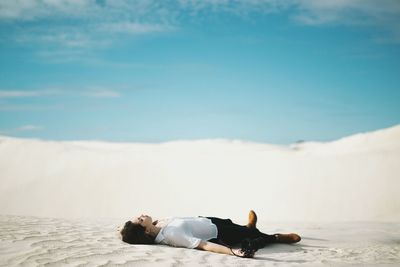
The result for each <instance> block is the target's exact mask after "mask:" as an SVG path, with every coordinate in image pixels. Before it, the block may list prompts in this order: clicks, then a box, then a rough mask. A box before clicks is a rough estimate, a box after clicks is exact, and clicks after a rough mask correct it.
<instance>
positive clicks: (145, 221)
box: [131, 214, 153, 229]
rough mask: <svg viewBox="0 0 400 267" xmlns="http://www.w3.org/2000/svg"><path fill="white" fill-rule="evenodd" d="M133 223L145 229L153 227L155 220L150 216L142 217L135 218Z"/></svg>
mask: <svg viewBox="0 0 400 267" xmlns="http://www.w3.org/2000/svg"><path fill="white" fill-rule="evenodd" d="M131 222H132V223H136V224H140V225H141V226H143V227H144V228H146V229H147V228H148V227H149V226H150V225H152V223H153V219H152V218H151V217H150V216H148V215H143V214H142V215H140V216H139V217H137V218H134V219H133V220H132V221H131Z"/></svg>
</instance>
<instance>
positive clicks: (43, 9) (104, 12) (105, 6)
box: [0, 0, 400, 50]
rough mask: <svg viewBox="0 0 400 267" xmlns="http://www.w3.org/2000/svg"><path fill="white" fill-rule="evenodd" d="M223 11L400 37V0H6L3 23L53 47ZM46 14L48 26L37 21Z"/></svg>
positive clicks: (159, 28)
mask: <svg viewBox="0 0 400 267" xmlns="http://www.w3.org/2000/svg"><path fill="white" fill-rule="evenodd" d="M221 12H222V13H231V14H234V15H237V16H240V17H246V16H249V15H251V14H253V13H258V14H264V15H266V14H268V13H271V12H282V13H283V12H284V13H285V14H288V16H289V17H290V18H292V19H293V20H294V21H295V22H297V23H300V24H303V25H309V26H321V25H330V24H336V25H346V26H363V27H379V28H381V29H383V32H386V36H379V37H377V38H379V39H382V40H384V39H386V40H387V39H390V38H392V39H394V40H398V41H400V26H399V25H400V1H398V0H380V1H376V0H335V1H331V0H280V1H278V0H172V1H157V0H138V1H129V0H112V1H109V0H104V1H96V0H64V1H55V0H15V1H0V26H1V24H2V22H9V21H12V22H19V23H24V24H23V27H17V28H16V33H15V39H16V40H17V41H19V42H20V43H32V42H36V43H42V44H48V45H53V47H52V48H53V50H55V49H56V48H59V49H61V50H63V49H64V50H65V49H75V50H78V49H92V50H93V49H101V48H107V47H109V46H111V45H113V44H115V43H117V42H123V40H124V38H126V37H129V36H136V35H144V34H159V33H164V32H170V31H173V30H178V29H179V28H180V27H185V23H186V22H187V21H183V17H185V19H193V20H197V19H201V18H202V17H204V16H205V14H208V15H206V16H210V15H213V14H214V15H218V14H219V13H221ZM44 20H45V21H46V27H43V25H41V26H40V24H39V26H38V25H37V24H36V22H40V21H44ZM7 25H12V24H7ZM381 32H382V31H381ZM105 33H106V34H105ZM120 37H124V38H120ZM47 48H48V47H46V49H47Z"/></svg>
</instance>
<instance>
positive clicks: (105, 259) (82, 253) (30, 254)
mask: <svg viewBox="0 0 400 267" xmlns="http://www.w3.org/2000/svg"><path fill="white" fill-rule="evenodd" d="M120 223H121V222H120V221H118V220H63V219H53V218H39V217H27V216H6V215H0V265H1V266H291V265H292V266H343V265H349V264H351V265H363V266H378V265H379V266H390V265H392V266H399V265H400V223H329V224H328V223H324V224H321V223H315V224H313V223H297V224H294V223H293V224H288V223H276V222H274V223H267V222H260V223H259V225H258V227H259V228H260V229H261V230H262V231H265V232H267V233H274V232H288V231H293V232H298V233H300V234H301V235H302V237H303V240H302V241H301V242H300V243H298V244H296V245H271V246H269V247H266V248H264V249H262V250H260V251H259V252H258V253H257V254H256V257H255V258H254V259H241V258H236V257H233V256H227V255H221V254H215V253H210V252H205V251H199V250H195V249H184V248H172V247H167V246H161V245H152V246H146V245H136V246H134V245H128V244H125V243H123V242H122V241H121V240H120V238H119V234H118V232H117V229H118V227H119V225H120Z"/></svg>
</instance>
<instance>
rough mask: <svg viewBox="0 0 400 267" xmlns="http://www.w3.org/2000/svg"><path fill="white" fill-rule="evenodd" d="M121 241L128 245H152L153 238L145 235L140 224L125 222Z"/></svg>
mask: <svg viewBox="0 0 400 267" xmlns="http://www.w3.org/2000/svg"><path fill="white" fill-rule="evenodd" d="M121 235H122V241H124V242H126V243H129V244H154V239H155V238H154V237H153V236H151V235H149V234H146V232H145V228H144V227H143V226H141V225H140V224H136V223H133V222H131V221H127V222H126V223H125V225H124V228H123V229H122V230H121Z"/></svg>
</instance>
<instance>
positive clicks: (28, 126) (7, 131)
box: [0, 124, 44, 134]
mask: <svg viewBox="0 0 400 267" xmlns="http://www.w3.org/2000/svg"><path fill="white" fill-rule="evenodd" d="M43 129H44V127H43V126H40V125H34V124H26V125H21V126H19V127H16V128H11V129H0V134H18V133H23V132H36V131H42V130H43Z"/></svg>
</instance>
